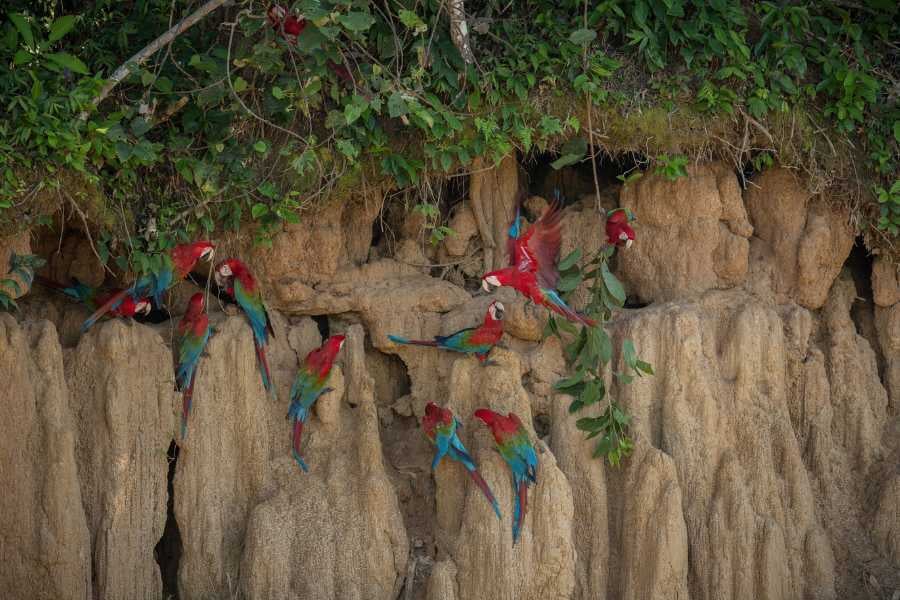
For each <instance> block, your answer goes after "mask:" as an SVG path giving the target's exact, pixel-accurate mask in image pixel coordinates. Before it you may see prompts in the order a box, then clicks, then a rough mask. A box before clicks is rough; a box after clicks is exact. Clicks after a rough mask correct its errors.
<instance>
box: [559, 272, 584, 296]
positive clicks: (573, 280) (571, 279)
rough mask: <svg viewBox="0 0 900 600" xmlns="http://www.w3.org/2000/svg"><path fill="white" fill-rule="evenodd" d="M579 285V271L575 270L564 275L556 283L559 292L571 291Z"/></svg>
mask: <svg viewBox="0 0 900 600" xmlns="http://www.w3.org/2000/svg"><path fill="white" fill-rule="evenodd" d="M579 285H581V273H578V272H575V273H571V274H569V275H566V276H565V277H563V278H562V279H560V280H559V283H557V284H556V289H557V290H559V291H560V292H571V291H572V290H574V289H575V288H577V287H578V286H579Z"/></svg>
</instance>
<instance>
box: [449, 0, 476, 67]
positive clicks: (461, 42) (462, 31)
mask: <svg viewBox="0 0 900 600" xmlns="http://www.w3.org/2000/svg"><path fill="white" fill-rule="evenodd" d="M449 4H450V8H449V13H450V37H451V38H453V45H454V46H456V49H457V50H459V53H460V54H461V55H462V59H463V60H464V61H465V63H466V64H467V65H471V64H472V63H474V62H475V55H474V54H472V46H471V45H469V27H468V25H466V7H465V6H464V5H463V0H450V2H449Z"/></svg>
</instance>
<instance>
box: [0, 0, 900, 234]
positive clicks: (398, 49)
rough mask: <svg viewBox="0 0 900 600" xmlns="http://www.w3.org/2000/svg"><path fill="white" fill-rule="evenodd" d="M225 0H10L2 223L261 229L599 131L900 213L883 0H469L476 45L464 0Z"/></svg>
mask: <svg viewBox="0 0 900 600" xmlns="http://www.w3.org/2000/svg"><path fill="white" fill-rule="evenodd" d="M222 4H223V3H222V2H215V1H214V0H212V1H207V2H205V3H202V5H201V4H200V3H194V4H191V5H189V7H187V8H184V7H182V6H181V5H180V4H178V3H173V2H170V1H168V0H141V1H135V2H111V1H109V0H98V1H96V2H92V3H86V4H84V5H81V4H79V3H69V2H64V1H55V0H41V1H39V2H30V1H29V2H25V1H24V0H13V1H12V2H9V3H7V10H8V12H7V14H6V18H5V19H4V23H3V25H2V31H0V59H2V66H0V97H2V98H3V103H2V108H0V112H2V116H3V122H2V125H0V169H2V173H0V222H3V221H5V225H3V227H4V228H6V229H10V228H12V227H23V226H29V225H33V224H34V223H36V222H39V221H40V220H41V219H44V218H45V216H46V215H47V214H48V213H49V212H51V211H53V210H54V209H55V208H57V207H59V206H61V205H66V206H67V207H70V208H71V209H72V210H74V211H75V212H77V213H78V214H79V215H80V216H81V217H82V218H84V219H85V220H91V221H94V223H96V224H99V226H100V228H101V229H104V230H105V231H106V239H108V240H110V241H111V242H115V241H116V240H126V239H127V240H128V246H127V248H128V250H129V252H133V251H140V250H153V249H156V248H159V247H164V246H167V245H169V244H171V243H173V242H174V241H175V240H177V239H185V238H190V237H193V236H196V235H197V234H198V233H199V232H201V231H205V232H210V231H212V230H214V229H216V228H236V227H237V226H238V225H239V224H240V223H242V222H247V221H252V222H255V223H256V224H258V226H259V231H260V232H261V234H262V236H261V237H263V238H264V237H265V234H266V233H269V232H272V231H275V230H277V229H278V228H279V227H280V226H281V224H282V223H284V222H294V221H296V220H297V219H298V218H299V217H298V209H299V208H301V207H302V205H304V204H306V203H309V202H313V201H316V200H317V199H320V198H323V197H325V196H328V195H333V194H342V193H346V191H348V190H358V189H360V188H363V187H365V188H373V189H378V188H379V187H380V186H383V185H386V186H391V187H406V186H421V187H422V188H427V187H428V184H429V183H430V181H431V179H433V178H434V177H439V176H442V175H446V174H450V173H452V172H455V171H457V170H460V169H465V168H467V167H468V166H469V165H470V164H471V162H472V160H473V159H474V158H476V157H480V156H482V157H487V158H489V159H499V158H501V157H503V156H505V155H507V154H509V153H510V152H513V151H520V152H523V153H528V152H531V151H534V150H545V149H552V150H555V151H558V152H559V153H560V160H558V161H557V163H558V164H557V166H558V167H561V166H564V165H565V164H572V163H575V162H578V161H581V160H584V159H585V157H586V155H587V154H588V153H589V152H590V151H591V150H592V149H593V150H597V149H600V148H605V149H607V150H608V151H612V152H617V151H640V152H642V153H644V154H646V155H648V156H649V157H650V158H651V160H653V159H659V160H660V162H661V164H662V166H663V168H664V169H675V171H673V173H676V175H677V165H678V164H682V165H683V163H684V162H685V161H686V159H687V158H689V157H695V156H696V157H700V156H711V155H720V156H727V157H729V158H730V159H732V160H733V161H734V162H735V164H736V165H742V164H745V163H748V162H750V161H752V162H753V164H754V165H755V166H756V167H758V168H759V167H764V166H765V165H766V164H770V163H772V162H773V161H780V162H782V163H785V164H791V165H796V166H797V167H799V168H802V169H803V170H804V171H805V172H806V173H807V174H808V175H809V177H810V181H811V186H812V187H813V188H814V189H815V190H817V191H823V190H831V191H832V193H833V194H834V195H838V194H843V193H846V197H845V198H844V201H845V202H848V203H850V204H852V205H853V206H854V207H855V208H856V211H855V214H856V216H857V220H858V222H859V223H861V224H862V225H863V229H864V230H866V231H868V232H869V233H870V234H871V235H870V240H871V241H872V242H873V244H882V245H887V246H893V239H894V238H895V237H896V235H898V233H900V230H898V228H900V189H898V188H900V183H898V180H897V176H896V172H897V156H898V141H900V110H898V106H897V95H898V68H897V63H898V46H897V42H896V40H897V39H898V38H900V35H898V33H900V26H898V19H897V12H898V8H897V5H896V3H895V2H891V1H890V0H860V1H859V2H847V1H842V0H829V1H825V2H812V1H809V0H797V1H794V2H771V1H767V2H740V1H738V0H602V1H584V2H582V1H574V0H563V1H550V0H527V1H524V2H517V3H508V2H500V1H498V0H480V1H472V0H469V1H468V2H466V3H465V5H464V8H465V11H466V12H465V14H464V15H463V16H464V17H465V22H466V24H467V32H468V40H467V43H468V46H467V49H468V53H470V54H471V56H469V55H468V53H466V56H465V57H464V55H463V53H461V52H460V50H459V49H458V44H459V40H454V38H453V36H452V35H451V27H450V23H449V13H450V10H449V7H450V6H451V5H452V6H461V5H462V4H463V3H462V2H460V1H459V0H455V1H454V2H450V3H447V2H440V1H438V0H396V1H392V2H377V3H376V2H368V1H365V0H332V1H325V0H300V1H297V2H293V3H291V4H290V6H285V7H284V8H285V9H287V12H286V13H285V14H284V15H280V16H279V17H277V18H276V19H275V20H276V23H275V26H274V27H273V23H272V20H271V19H269V18H267V15H266V12H267V10H268V9H269V8H270V6H269V5H268V4H261V3H259V2H252V1H250V0H242V1H238V2H235V3H232V4H229V5H228V6H220V5H222ZM198 6H203V7H207V8H209V7H210V6H212V7H213V8H212V9H210V12H209V14H207V15H205V16H204V18H202V19H199V20H198V22H197V23H196V24H194V25H193V26H192V27H191V28H189V29H187V30H186V31H184V32H182V33H180V35H178V36H177V37H174V38H173V39H171V40H169V41H168V42H167V43H165V44H163V45H161V47H160V48H159V49H158V51H156V52H151V53H149V54H147V53H144V54H142V55H140V58H141V59H146V60H142V61H139V63H140V64H137V63H131V64H129V63H127V62H126V61H127V59H128V57H130V56H132V55H135V53H136V52H138V51H139V50H140V49H142V48H145V47H147V45H148V44H150V43H151V42H152V41H153V40H155V39H156V38H157V37H158V36H159V35H160V34H162V33H163V32H165V31H166V30H167V29H169V28H170V27H171V26H172V25H173V24H174V23H177V22H178V21H179V20H180V19H182V18H184V17H190V15H191V14H192V13H191V11H196V10H198ZM288 15H293V16H294V20H293V21H289V20H288V18H289V17H288ZM298 30H299V31H298ZM121 65H125V66H126V67H127V68H126V71H127V76H125V77H124V78H123V79H122V81H121V82H120V83H119V84H118V85H116V86H115V87H113V88H110V87H109V86H106V87H104V83H105V81H106V80H105V78H107V77H109V76H110V74H111V73H112V72H113V71H114V70H115V69H116V68H117V67H120V66H121ZM82 117H83V118H82ZM682 168H683V166H682ZM63 172H65V175H63ZM60 181H66V182H67V183H66V184H65V185H61V184H60ZM0 224H2V223H0Z"/></svg>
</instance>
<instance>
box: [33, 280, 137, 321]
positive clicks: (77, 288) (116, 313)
mask: <svg viewBox="0 0 900 600" xmlns="http://www.w3.org/2000/svg"><path fill="white" fill-rule="evenodd" d="M34 280H35V281H36V282H38V283H40V284H41V285H43V286H45V287H49V288H51V289H54V290H58V291H60V292H61V293H63V294H65V295H66V296H68V297H69V298H72V299H73V300H77V301H78V302H80V303H81V304H83V305H85V306H86V307H87V308H88V310H97V307H98V306H102V305H103V304H105V303H106V302H108V301H109V299H110V298H112V297H113V296H115V295H116V294H119V293H121V292H122V291H123V290H122V289H120V288H114V289H111V290H109V291H106V292H100V290H98V289H97V288H93V287H91V286H89V285H87V284H85V283H81V282H80V281H78V280H77V279H75V278H74V277H72V279H71V283H70V284H69V285H68V286H66V285H63V284H61V283H57V282H56V281H52V280H50V279H47V278H45V277H41V276H40V275H37V276H35V279H34ZM150 308H151V307H150V301H149V300H148V299H146V298H141V299H139V300H135V299H134V298H132V297H131V296H129V295H125V297H124V298H123V299H122V301H121V302H120V303H118V304H117V305H116V307H115V308H111V309H110V310H109V312H107V313H106V314H107V315H109V316H111V317H125V318H134V317H135V316H136V315H138V314H142V315H147V314H149V313H150Z"/></svg>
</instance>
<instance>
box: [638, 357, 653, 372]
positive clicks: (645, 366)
mask: <svg viewBox="0 0 900 600" xmlns="http://www.w3.org/2000/svg"><path fill="white" fill-rule="evenodd" d="M635 368H636V369H637V370H638V371H643V372H644V373H646V374H647V375H653V367H652V366H650V363H648V362H644V361H642V360H638V361H637V362H636V363H635Z"/></svg>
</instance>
